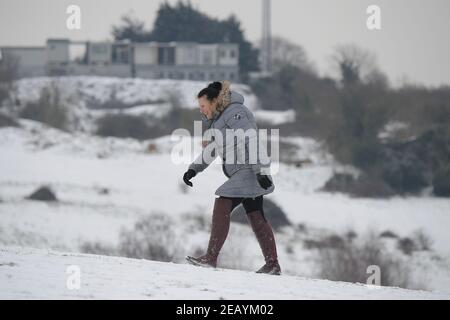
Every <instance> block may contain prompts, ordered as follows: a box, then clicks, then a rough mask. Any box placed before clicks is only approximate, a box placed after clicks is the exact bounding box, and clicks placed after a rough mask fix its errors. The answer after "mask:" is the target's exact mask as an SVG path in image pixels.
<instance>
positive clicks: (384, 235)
mask: <svg viewBox="0 0 450 320" xmlns="http://www.w3.org/2000/svg"><path fill="white" fill-rule="evenodd" d="M380 238H394V239H396V238H398V235H396V234H395V233H394V232H392V231H390V230H386V231H383V232H382V233H380Z"/></svg>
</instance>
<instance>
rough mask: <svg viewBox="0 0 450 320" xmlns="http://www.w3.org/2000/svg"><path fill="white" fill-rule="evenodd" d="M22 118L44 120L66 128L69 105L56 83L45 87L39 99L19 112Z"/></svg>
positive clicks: (60, 127)
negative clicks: (63, 98) (66, 103)
mask: <svg viewBox="0 0 450 320" xmlns="http://www.w3.org/2000/svg"><path fill="white" fill-rule="evenodd" d="M19 116H20V117H21V118H25V119H31V120H35V121H40V122H43V123H45V124H47V125H49V126H52V127H55V128H58V129H62V130H65V129H66V127H67V124H68V113H67V106H66V105H65V103H64V102H63V100H62V98H61V94H60V91H59V89H58V88H57V87H56V86H55V85H51V86H50V87H44V88H43V89H42V90H41V93H40V96H39V99H38V100H37V101H33V102H28V103H27V104H26V105H25V107H24V108H23V109H22V111H21V112H20V113H19Z"/></svg>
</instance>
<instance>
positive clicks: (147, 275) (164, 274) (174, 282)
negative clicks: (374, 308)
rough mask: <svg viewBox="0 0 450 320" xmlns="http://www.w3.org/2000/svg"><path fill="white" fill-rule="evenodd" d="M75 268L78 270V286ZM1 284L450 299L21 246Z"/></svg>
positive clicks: (35, 295)
mask: <svg viewBox="0 0 450 320" xmlns="http://www.w3.org/2000/svg"><path fill="white" fill-rule="evenodd" d="M71 266H76V267H77V268H78V269H77V272H78V271H79V274H80V277H79V280H80V282H79V284H80V285H79V289H77V285H76V283H77V282H76V281H73V278H72V277H73V275H76V273H74V271H72V270H74V269H72V268H73V267H71ZM0 283H1V284H2V286H1V288H0V299H261V300H269V299H272V300H274V299H275V300H276V299H450V295H449V294H438V293H431V292H426V291H416V290H405V289H400V288H390V287H374V286H367V285H363V284H350V283H345V282H331V281H327V280H315V279H308V278H303V277H294V276H286V275H282V276H270V275H259V274H256V273H254V272H246V271H236V270H226V269H206V268H199V267H195V266H191V265H188V264H175V263H163V262H156V261H148V260H136V259H127V258H120V257H107V256H97V255H86V254H76V253H63V252H55V251H50V250H38V249H30V248H18V247H15V248H12V247H11V248H3V249H0ZM69 288H71V289H69ZM268 288H269V289H268Z"/></svg>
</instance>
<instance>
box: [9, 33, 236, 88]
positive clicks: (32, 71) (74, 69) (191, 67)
mask: <svg viewBox="0 0 450 320" xmlns="http://www.w3.org/2000/svg"><path fill="white" fill-rule="evenodd" d="M76 49H77V50H76ZM8 57H10V58H9V59H11V57H15V58H16V59H17V60H18V66H19V72H18V73H19V77H34V76H43V75H49V76H53V75H101V76H117V77H141V78H152V79H160V78H170V79H191V80H211V81H212V80H222V79H227V80H230V81H237V80H239V47H238V45H237V44H234V43H216V44H198V43H196V42H168V43H160V42H148V43H131V42H129V41H117V42H80V41H73V42H72V41H70V40H68V39H48V40H47V43H46V46H45V47H0V59H1V60H0V63H1V62H2V61H5V60H6V59H8Z"/></svg>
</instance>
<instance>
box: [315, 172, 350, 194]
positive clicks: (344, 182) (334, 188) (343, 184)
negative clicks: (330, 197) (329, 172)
mask: <svg viewBox="0 0 450 320" xmlns="http://www.w3.org/2000/svg"><path fill="white" fill-rule="evenodd" d="M354 183H355V179H354V178H353V176H352V175H351V174H348V173H335V174H334V175H333V176H332V177H331V178H330V179H328V181H327V182H326V183H325V185H324V187H323V188H322V189H323V190H325V191H331V192H349V191H350V189H351V188H352V186H353V184H354Z"/></svg>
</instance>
